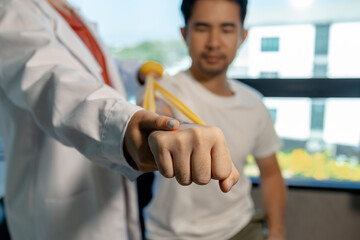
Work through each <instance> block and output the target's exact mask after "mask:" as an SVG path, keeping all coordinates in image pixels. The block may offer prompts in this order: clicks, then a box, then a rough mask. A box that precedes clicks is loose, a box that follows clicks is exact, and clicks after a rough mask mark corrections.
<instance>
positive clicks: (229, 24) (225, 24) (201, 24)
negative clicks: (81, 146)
mask: <svg viewBox="0 0 360 240" xmlns="http://www.w3.org/2000/svg"><path fill="white" fill-rule="evenodd" d="M193 26H195V27H210V26H211V24H210V23H206V22H196V23H194V24H193ZM220 26H221V27H234V28H235V27H236V24H235V23H232V22H226V23H222V24H221V25H220Z"/></svg>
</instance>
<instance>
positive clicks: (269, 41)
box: [261, 37, 279, 52]
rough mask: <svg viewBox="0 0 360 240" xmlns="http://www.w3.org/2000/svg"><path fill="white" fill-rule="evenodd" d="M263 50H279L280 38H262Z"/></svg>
mask: <svg viewBox="0 0 360 240" xmlns="http://www.w3.org/2000/svg"><path fill="white" fill-rule="evenodd" d="M261 51H262V52H278V51H279V38H278V37H272V38H269V37H265V38H262V39H261Z"/></svg>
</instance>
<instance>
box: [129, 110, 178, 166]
mask: <svg viewBox="0 0 360 240" xmlns="http://www.w3.org/2000/svg"><path fill="white" fill-rule="evenodd" d="M178 128H179V122H178V121H177V120H175V119H173V118H170V117H166V116H159V115H158V114H156V113H153V112H150V111H146V110H141V111H138V112H136V113H135V114H134V116H133V117H132V118H131V119H130V121H129V123H128V126H127V128H126V132H125V137H124V152H125V155H127V160H128V162H129V164H130V165H131V166H132V167H133V168H135V169H137V170H139V171H141V172H153V171H156V170H158V167H157V166H156V164H155V161H154V157H153V154H152V152H151V151H150V148H149V144H148V138H149V134H150V133H151V132H152V131H154V130H167V131H169V130H176V129H178Z"/></svg>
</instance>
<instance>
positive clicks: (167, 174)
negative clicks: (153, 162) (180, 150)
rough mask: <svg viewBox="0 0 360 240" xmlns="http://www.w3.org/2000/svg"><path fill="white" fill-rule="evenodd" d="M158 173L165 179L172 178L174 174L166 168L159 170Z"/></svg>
mask: <svg viewBox="0 0 360 240" xmlns="http://www.w3.org/2000/svg"><path fill="white" fill-rule="evenodd" d="M159 172H160V173H161V175H163V176H164V177H166V178H172V177H174V173H173V171H172V169H170V168H168V167H164V168H160V169H159Z"/></svg>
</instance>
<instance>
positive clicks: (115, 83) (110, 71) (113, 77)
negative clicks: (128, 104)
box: [79, 15, 126, 97]
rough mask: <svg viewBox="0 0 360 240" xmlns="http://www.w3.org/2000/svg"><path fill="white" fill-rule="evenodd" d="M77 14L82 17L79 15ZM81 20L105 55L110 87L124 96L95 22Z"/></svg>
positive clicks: (113, 65)
mask: <svg viewBox="0 0 360 240" xmlns="http://www.w3.org/2000/svg"><path fill="white" fill-rule="evenodd" d="M79 16H80V17H82V16H81V15H79ZM83 22H84V24H85V25H86V27H87V29H88V30H89V31H90V33H91V35H92V36H93V37H94V39H95V41H96V42H97V44H98V46H99V48H100V49H101V52H102V53H103V55H104V57H105V62H106V68H107V73H108V76H109V80H110V83H111V85H112V87H113V88H115V89H116V90H118V91H119V92H120V93H121V94H122V95H123V96H124V97H126V93H125V90H124V86H123V82H122V81H121V79H120V76H119V71H118V69H117V67H116V66H115V64H114V61H110V60H112V58H113V56H112V54H111V53H110V52H109V50H108V48H107V47H106V46H104V44H102V42H103V41H102V40H101V39H100V36H99V35H98V32H97V29H96V24H94V23H89V22H87V21H83Z"/></svg>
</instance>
